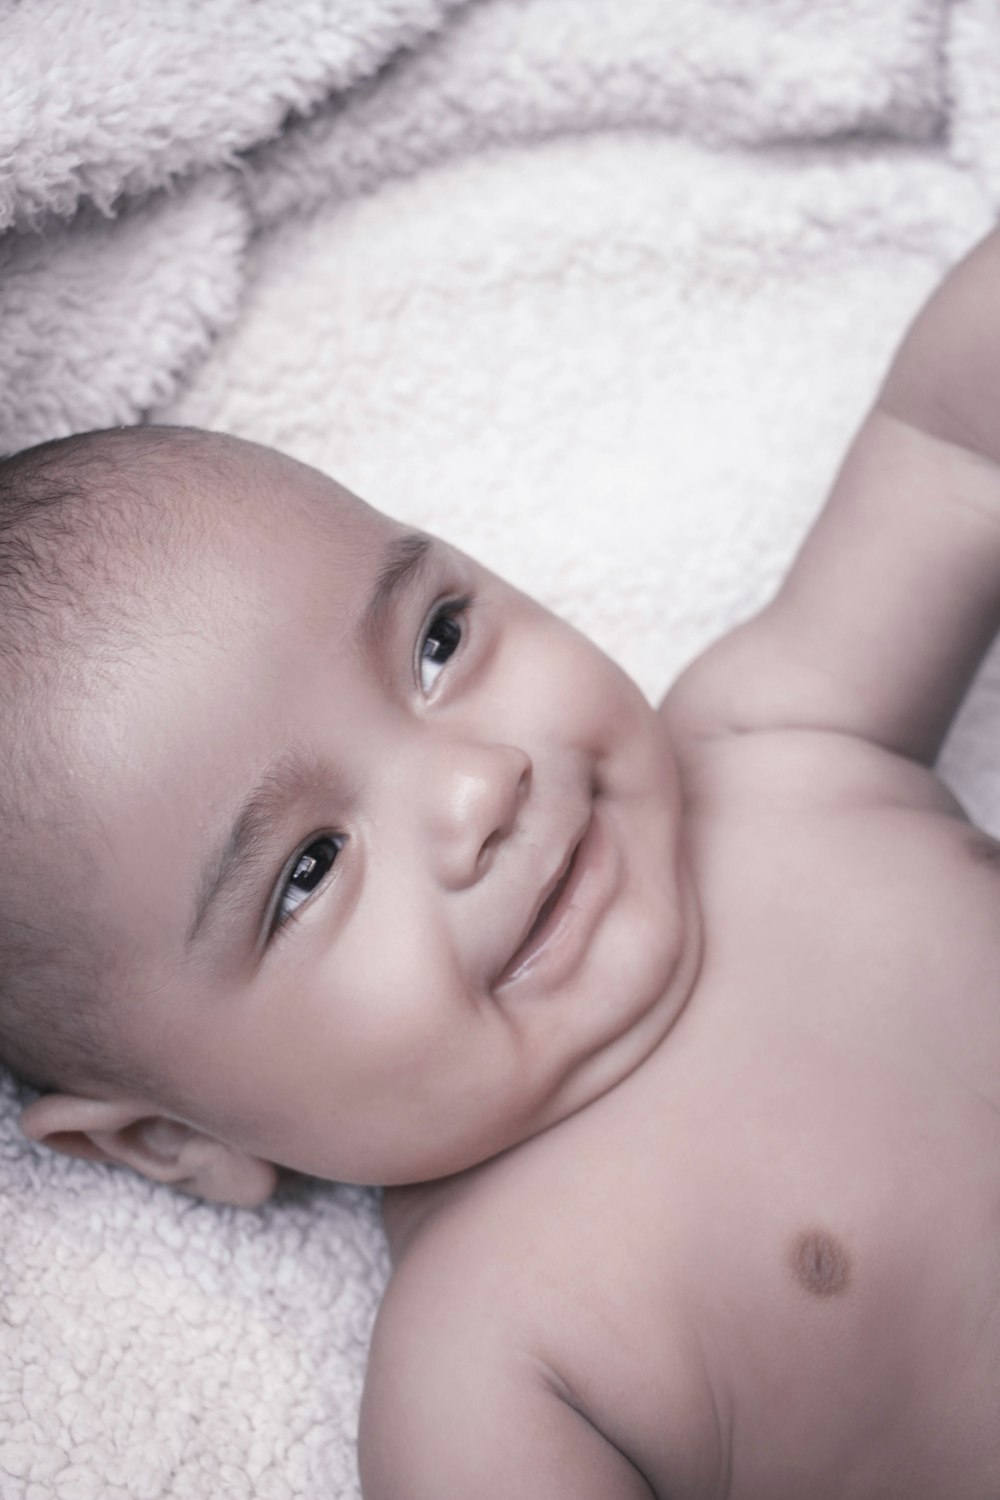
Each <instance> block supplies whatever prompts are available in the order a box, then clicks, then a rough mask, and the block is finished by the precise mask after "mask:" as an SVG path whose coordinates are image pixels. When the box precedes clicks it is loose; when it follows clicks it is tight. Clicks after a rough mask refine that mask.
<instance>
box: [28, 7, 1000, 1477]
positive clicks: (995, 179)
mask: <svg viewBox="0 0 1000 1500" xmlns="http://www.w3.org/2000/svg"><path fill="white" fill-rule="evenodd" d="M998 85H1000V13H998V11H997V8H996V6H995V4H994V0H950V3H949V0H880V3H879V4H878V5H873V4H871V3H870V0H669V3H665V0H290V3H288V4H286V5H281V6H266V5H246V4H244V3H242V0H167V3H162V0H158V3H155V4H154V3H146V0H139V3H136V0H20V3H19V4H16V5H9V4H8V5H6V6H2V7H0V98H2V107H0V230H2V231H3V232H2V234H0V449H3V450H5V451H10V450H13V449H16V448H18V447H21V446H24V445H26V444H28V443H31V442H35V441H39V440H41V439H44V438H47V437H52V436H56V435H59V434H63V433H69V432H72V431H79V430H84V429H87V428H93V427H99V426H107V425H112V424H116V423H133V422H142V421H147V420H154V421H168V422H188V423H197V424H200V425H204V426H211V427H219V428H224V429H227V430H230V431H232V432H235V433H239V434H242V435H245V436H249V437H252V438H255V439H257V440H260V441H263V442H269V443H273V444H275V445H278V446H280V447H283V448H285V449H287V450H289V451H290V452H292V453H294V454H295V455H297V456H298V457H300V458H303V459H305V460H307V461H309V462H312V463H315V464H317V465H319V466H321V467H324V468H326V469H328V470H329V471H330V472H332V473H334V474H336V475H337V476H338V477H339V478H340V479H342V480H343V481H344V482H346V483H347V484H348V485H350V486H351V487H352V488H354V489H356V490H357V491H359V492H360V493H362V494H364V495H366V496H367V497H368V498H370V499H371V500H373V501H374V502H375V503H377V504H380V505H381V506H383V507H384V508H385V509H387V510H389V511H391V512H394V513H396V514H397V515H399V516H401V517H405V518H407V519H410V520H412V521H414V522H416V523H417V524H420V525H423V526H426V527H430V528H432V529H436V530H439V531H441V532H443V533H444V534H446V535H447V536H449V537H450V538H452V539H453V540H455V541H457V542H458V543H459V544H461V545H463V546H465V547H466V548H468V549H469V550H470V551H473V552H475V553H477V554H479V555H480V556H482V557H483V558H484V559H485V560H487V561H489V562H490V563H491V564H492V565H493V566H494V567H496V568H497V569H498V570H499V571H501V572H505V573H506V574H507V575H508V576H510V577H511V578H512V579H513V580H514V581H516V582H517V583H518V584H520V585H521V586H523V587H525V588H527V589H528V590H530V591H532V592H534V593H536V594H538V595H539V596H541V597H542V598H543V599H544V600H545V601H546V602H547V603H549V604H551V605H552V606H554V607H555V608H557V609H559V610H561V611H563V612H564V613H565V614H567V615H568V616H569V617H570V618H572V619H573V620H574V621H575V622H576V623H578V624H580V625H581V626H583V627H584V628H585V629H587V630H589V631H590V632H591V633H592V634H593V635H594V636H595V637H596V638H597V639H598V640H599V641H600V642H601V643H602V644H603V645H604V646H606V647H607V648H608V649H609V650H610V651H611V652H612V653H613V654H615V655H616V656H617V657H618V658H619V659H620V660H621V661H623V662H624V663H625V665H626V666H627V667H628V668H629V669H630V670H631V671H632V672H633V673H634V674H635V676H636V677H637V678H638V680H639V681H640V682H641V684H642V685H643V687H644V688H645V689H646V691H647V692H649V693H650V694H651V695H656V694H658V693H660V692H662V690H663V688H664V687H665V686H666V684H667V683H668V682H669V680H670V679H671V677H672V676H673V675H674V674H675V673H676V671H677V670H678V669H679V668H680V667H681V666H683V664H684V663H685V662H686V661H687V660H688V659H689V658H690V657H691V656H692V655H693V654H694V653H695V652H696V651H697V650H698V649H700V647H702V646H703V645H704V644H705V643H706V642H707V641H708V640H709V639H711V638H712V637H713V636H714V635H716V634H718V633H719V632H720V631H721V630H723V629H725V628H726V627H727V626H728V625H730V624H731V623H733V622H734V621H735V620H737V619H739V618H740V617H742V616H744V615H745V614H747V613H748V612H750V611H751V610H752V609H754V608H755V607H756V606H757V605H758V604H760V603H761V602H762V601H763V600H764V598H765V597H766V596H767V594H768V592H769V591H770V590H771V589H772V588H773V586H774V583H775V581H776V579H777V578H778V577H779V575H780V574H781V571H782V570H783V568H784V567H785V566H786V564H787V562H788V560H789V558H790V556H791V554H792V553H793V551H794V549H795V547H796V545H797V543H798V541H799V539H800V538H801V536H802V534H803V531H804V529H805V527H806V526H807V525H808V523H809V520H810V518H811V517H812V516H813V515H814V514H815V511H816V509H817V507H818V506H819V504H820V503H821V500H822V498H823V495H824V493H825V491H826V489H827V487H828V485H829V483H830V479H831V476H832V473H833V471H834V469H835V467H836V464H837V461H838V458H839V456H840V454H841V453H842V451H843V449H844V446H845V444H846V442H847V440H848V438H849V435H850V433H851V430H852V429H853V427H854V426H855V424H856V423H857V422H858V420H859V419H860V417H861V415H862V413H863V411H864V409H865V406H866V405H867V403H868V402H869V401H870V399H871V397H872V395H873V394H874V390H875V387H876V384H877V381H878V379H879V376H880V373H881V371H882V369H883V367H884V365H885V362H886V360H887V358H888V357H889V354H890V352H891V349H892V347H893V345H894V343H895V341H896V339H897V338H898V336H899V334H900V332H901V330H902V328H903V326H904V325H905V323H906V321H907V320H908V318H909V316H910V315H911V314H912V312H913V311H914V310H915V308H916V306H917V305H918V303H919V302H920V301H921V300H922V298H923V297H924V295H925V294H926V293H927V291H928V290H929V289H930V287H931V286H932V285H933V284H934V283H935V282H936V281H937V279H938V278H939V277H940V275H941V274H942V272H943V271H944V270H945V268H946V267H947V266H948V265H949V264H951V263H952V262H953V261H954V260H955V259H956V258H957V257H958V256H959V255H960V254H961V253H962V252H963V251H964V250H965V249H966V248H967V247H968V246H969V245H970V244H971V243H972V242H973V241H974V240H975V239H976V238H977V237H978V236H979V235H980V234H981V233H982V232H983V231H984V230H985V229H986V228H987V227H988V226H989V225H990V223H991V222H992V221H993V220H994V218H995V217H996V213H997V208H998V205H1000V87H998ZM998 728H1000V665H998V662H997V659H996V657H994V658H993V659H992V660H991V661H990V662H988V663H987V665H986V668H985V669H984V671H983V673H982V674H981V678H980V681H979V683H978V684H977V686H976V688H975V689H974V691H973V693H972V695H971V696H970V699H969V701H968V704H967V706H966V708H965V710H964V711H963V714H962V717H961V720H960V722H959V724H958V726H957V727H956V729H955V731H954V733H953V735H952V737H951V739H950V741H949V744H948V746H947V749H946V753H945V756H944V760H943V770H944V773H945V775H946V776H947V778H948V779H949V781H950V782H951V783H952V785H953V786H954V787H955V789H956V790H957V791H958V793H959V795H960V796H962V797H963V798H964V800H965V802H966V804H967V806H968V807H969V809H970V811H971V812H972V813H973V814H974V815H976V816H977V817H978V818H979V819H980V820H981V821H983V822H984V823H985V824H986V825H987V826H988V827H990V828H991V829H992V830H993V831H994V832H1000V777H998V758H997V753H996V747H997V744H998V742H1000V741H998ZM19 1102H20V1100H19V1096H18V1092H17V1090H16V1089H15V1087H14V1086H13V1084H12V1083H10V1082H9V1081H7V1082H4V1083H3V1084H2V1085H0V1206H2V1219H0V1237H2V1240H0V1304H2V1305H0V1495H2V1497H3V1500H48V1497H58V1500H98V1497H100V1500H168V1497H169V1500H204V1497H206V1496H209V1495H211V1496H226V1497H231V1500H241V1497H247V1500H249V1497H254V1500H292V1497H310V1500H314V1497H316V1496H320V1495H322V1496H336V1497H343V1500H353V1497H356V1496H357V1494H358V1487H357V1480H356V1477H355V1457H354V1432H355V1422H356V1417H357V1406H358V1399H359V1394H360V1389H361V1382H362V1377H363V1369H364V1360H365V1351H366V1344H367V1340H368V1336H369V1333H370V1328H371V1323H372V1319H373V1316H374V1312H375V1309H376V1307H377V1303H378V1298H379V1294H380V1290H381V1288H382V1286H383V1284H384V1280H385V1277H386V1274H387V1261H386V1255H385V1250H384V1245H383V1242H382V1239H381V1236H380V1231H379V1225H378V1211H377V1200H376V1196H375V1194H374V1193H372V1192H371V1191H369V1190H366V1189H364V1188H355V1187H350V1188H347V1187H343V1186H338V1185H333V1184H326V1183H319V1182H313V1181H309V1180H305V1179H290V1180H288V1181H286V1182H284V1183H283V1185H282V1187H281V1190H280V1192H279V1194H278V1196H277V1197H276V1198H275V1199H274V1200H273V1202H271V1203H270V1204H268V1205H267V1206H266V1207H265V1208H263V1209H261V1210H260V1211H257V1212H252V1213H251V1212H237V1211H227V1210H223V1209H217V1208H212V1207H208V1206H204V1205H201V1204H197V1203H194V1202H192V1201H189V1200H184V1199H181V1198H178V1197H174V1196H172V1195H171V1194H170V1193H169V1192H167V1191H166V1190H161V1189H156V1188H153V1187H150V1186H148V1185H146V1184H144V1183H142V1182H139V1181H137V1180H133V1179H131V1178H130V1177H129V1176H128V1175H126V1174H125V1173H123V1172H119V1171H114V1170H111V1169H101V1168H97V1167H94V1166H91V1165H85V1164H81V1163H73V1162H69V1161H66V1160H61V1159H57V1158H55V1157H53V1156H49V1155H47V1154H45V1153H44V1152H42V1151H41V1150H38V1149H36V1148H34V1147H30V1146H28V1145H27V1144H26V1143H24V1142H23V1141H22V1140H21V1138H20V1136H19V1134H18V1130H17V1123H16V1120H17V1108H18V1105H19Z"/></svg>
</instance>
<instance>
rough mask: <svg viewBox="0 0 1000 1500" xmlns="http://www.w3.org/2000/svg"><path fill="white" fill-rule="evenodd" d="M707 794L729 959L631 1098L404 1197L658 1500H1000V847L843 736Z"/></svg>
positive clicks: (709, 864) (703, 822) (703, 774)
mask: <svg viewBox="0 0 1000 1500" xmlns="http://www.w3.org/2000/svg"><path fill="white" fill-rule="evenodd" d="M753 738H754V741H755V743H751V742H750V740H749V738H745V739H743V740H739V739H734V740H730V741H720V742H719V743H717V744H716V745H713V746H711V747H710V748H709V749H708V751H707V752H706V754H705V756H704V759H703V762H702V763H700V764H699V767H698V769H697V771H696V772H695V773H694V774H693V775H692V776H691V781H690V786H689V788H688V791H689V799H690V807H689V831H690V841H691V843H690V859H691V863H692V868H693V870H694V873H695V877H696V882H697V886H698V889H699V891H700V892H701V901H702V912H703V920H704V926H705V934H706V943H705V956H704V961H703V966H702V972H701V975H700V978H699V981H698V984H697V987H696V990H695V992H694V995H693V997H692V999H691V1001H690V1002H689V1004H688V1007H687V1009H686V1010H685V1012H684V1013H683V1014H682V1015H681V1017H680V1018H679V1019H678V1021H677V1022H676V1023H675V1025H674V1027H673V1030H672V1031H671V1032H670V1033H669V1035H668V1036H667V1038H666V1039H665V1041H664V1042H663V1043H662V1044H661V1045H660V1047H659V1048H658V1049H657V1051H656V1052H655V1053H654V1054H653V1055H652V1056H651V1057H649V1058H648V1059H647V1061H646V1062H645V1063H644V1064H643V1065H642V1066H641V1067H640V1068H639V1069H638V1070H637V1071H636V1072H635V1073H633V1074H632V1075H631V1076H630V1077H629V1078H628V1079H627V1080H626V1081H625V1083H623V1084H620V1085H619V1086H618V1087H617V1088H616V1089H614V1090H613V1091H612V1092H611V1093H609V1094H607V1095H606V1096H604V1097H603V1098H602V1099H600V1100H598V1101H597V1102H596V1103H594V1104H592V1105H590V1106H589V1107H588V1108H586V1109H584V1110H582V1111H580V1112H579V1113H578V1114H577V1115H575V1116H573V1117H572V1118H570V1119H569V1120H566V1121H564V1122H563V1123H562V1124H561V1125H559V1126H557V1127H556V1128H554V1129H553V1130H550V1131H548V1132H547V1133H545V1134H544V1135H542V1136H539V1137H536V1138H535V1139H533V1140H531V1141H529V1142H527V1143H526V1144H525V1145H523V1146H521V1147H519V1148H517V1149H516V1150H514V1151H511V1152H508V1153H506V1154H505V1155H504V1156H502V1157H500V1158H497V1159H495V1160H494V1161H492V1162H489V1163H486V1164H485V1165H484V1166H482V1167H479V1168H477V1169H475V1170H473V1171H471V1172H469V1173H465V1174H463V1175H462V1176H461V1177H457V1178H454V1179H451V1180H450V1181H447V1182H444V1183H439V1184H436V1185H432V1186H430V1187H427V1188H418V1189H407V1190H401V1191H400V1192H398V1193H394V1194H389V1195H387V1222H388V1224H389V1228H390V1232H391V1234H392V1237H393V1239H394V1241H395V1246H394V1248H395V1252H396V1255H397V1258H402V1257H405V1256H408V1255H410V1254H411V1253H412V1251H413V1250H414V1248H415V1247H416V1246H417V1245H419V1244H423V1245H424V1247H425V1248H427V1249H428V1253H429V1254H431V1255H437V1254H439V1253H440V1251H441V1250H442V1249H443V1248H444V1247H445V1246H447V1247H448V1251H449V1254H450V1255H451V1256H452V1258H453V1260H454V1259H455V1258H456V1257H457V1259H458V1261H459V1262H460V1263H461V1264H462V1265H463V1267H467V1269H468V1275H467V1277H466V1279H465V1287H466V1292H465V1295H468V1296H469V1297H470V1298H475V1297H476V1296H477V1295H479V1294H480V1293H479V1292H478V1291H477V1288H479V1289H481V1295H482V1296H483V1298H487V1297H488V1298H490V1299H491V1307H492V1309H493V1311H492V1313H491V1316H494V1317H495V1321H496V1326H497V1328H498V1330H500V1332H499V1334H498V1336H499V1337H502V1338H506V1339H509V1340H511V1341H513V1342H514V1343H516V1344H518V1345H519V1346H521V1347H524V1346H527V1347H530V1348H532V1349H533V1350H535V1351H536V1352H537V1355H538V1358H539V1360H540V1361H542V1362H544V1364H545V1366H546V1368H548V1369H550V1370H552V1371H554V1372H555V1373H556V1375H557V1377H558V1379H559V1380H560V1382H561V1383H562V1384H563V1385H564V1387H565V1389H566V1391H567V1393H568V1395H569V1397H570V1398H571V1399H572V1401H573V1403H574V1404H575V1405H577V1406H578V1408H579V1409H580V1410H581V1411H583V1412H584V1413H585V1415H586V1416H587V1417H588V1418H589V1420H590V1421H591V1422H592V1423H593V1424H594V1425H595V1426H596V1427H597V1428H598V1429H599V1430H600V1431H601V1432H603V1433H604V1434H605V1435H606V1437H607V1438H608V1439H609V1440H610V1441H611V1442H613V1443H614V1444H615V1445H616V1446H617V1447H618V1448H619V1449H621V1450H622V1451H623V1452H624V1453H626V1454H627V1455H628V1457H629V1458H630V1459H631V1460H632V1462H633V1463H634V1464H635V1466H636V1467H637V1468H638V1469H639V1470H640V1471H641V1473H642V1474H643V1475H644V1476H645V1477H646V1479H647V1481H648V1482H649V1485H650V1487H651V1489H652V1490H653V1491H654V1493H655V1494H656V1495H657V1496H659V1497H661V1500H667V1497H670V1500H675V1497H678V1496H685V1497H686V1496H689V1495H690V1496H701V1495H705V1496H709V1495H710V1496H713V1497H715V1496H727V1497H730V1500H765V1497H766V1500H806V1497H808V1500H822V1497H825V1496H829V1497H831V1500H833V1497H836V1500H893V1497H896V1496H899V1497H900V1500H902V1497H904V1496H905V1497H906V1500H921V1497H927V1500H930V1497H934V1500H939V1497H940V1496H942V1495H945V1494H947V1495H948V1496H949V1500H996V1496H997V1495H1000V1369H998V1363H1000V847H998V846H997V845H995V844H993V843H992V842H991V841H990V840H988V839H987V838H986V837H985V835H982V834H980V833H978V832H977V831H975V830H974V829H972V828H971V827H970V826H969V824H968V823H967V822H966V821H965V820H964V819H963V818H962V817H961V815H960V812H959V810H958V808H957V807H956V805H955V804H954V803H953V802H952V801H951V799H950V798H949V797H948V795H947V793H945V792H944V791H943V789H942V788H941V787H940V785H939V784H938V783H937V782H936V781H935V780H934V778H933V777H932V776H930V775H929V774H928V773H925V772H922V771H920V770H918V769H916V768H914V767H912V766H909V765H907V764H905V763H903V762H900V761H898V760H896V759H895V758H893V757H891V756H888V755H886V754H884V753H883V752H880V751H878V750H876V749H874V748H871V747H866V746H863V745H860V744H855V743H853V742H850V741H846V740H844V739H842V738H837V737H833V736H829V737H827V736H822V735H819V734H808V735H807V734H798V735H796V734H792V733H786V734H784V735H781V734H769V735H766V736H765V735H758V736H754V737H753Z"/></svg>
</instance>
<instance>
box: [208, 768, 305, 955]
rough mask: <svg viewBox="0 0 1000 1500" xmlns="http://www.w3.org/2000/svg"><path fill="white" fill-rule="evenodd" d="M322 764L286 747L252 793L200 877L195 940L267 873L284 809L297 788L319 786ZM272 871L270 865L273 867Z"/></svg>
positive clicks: (298, 789)
mask: <svg viewBox="0 0 1000 1500" xmlns="http://www.w3.org/2000/svg"><path fill="white" fill-rule="evenodd" d="M316 780H317V771H316V768H315V767H314V766H313V765H312V764H311V763H310V762H308V761H307V760H306V758H305V757H304V756H303V755H302V754H301V753H300V751H298V750H295V749H293V750H288V751H284V752H283V753H282V754H281V755H279V756H278V757H277V758H276V759H275V760H274V761H273V762H272V763H271V765H270V766H268V768H267V770H266V771H265V772H264V774H263V776H261V778H260V780H259V781H258V783H257V785H256V786H255V787H254V788H253V790H252V791H251V793H250V795H249V796H248V797H247V799H246V801H245V802H244V803H243V806H242V807H241V808H240V811H239V813H238V815H237V817H236V819H235V821H234V823H233V825H232V828H231V829H230V831H229V834H228V836H227V838H226V840H225V842H224V843H223V845H222V847H221V848H220V849H219V850H218V851H217V853H215V854H214V855H213V856H212V857H211V858H210V859H209V860H208V862H207V863H206V865H205V867H204V870H203V871H202V876H201V880H200V881H199V883H198V895H197V898H196V900H195V909H194V917H193V919H192V922H191V925H190V927H189V928H188V934H187V941H188V945H189V946H190V944H191V943H193V942H194V941H195V939H196V938H197V937H198V935H199V933H200V932H202V931H203V929H204V927H205V924H206V921H207V919H208V917H209V915H210V913H211V912H212V910H213V909H214V908H215V907H216V906H217V905H218V903H219V902H220V901H221V899H222V897H223V896H224V895H227V894H228V895H230V896H232V895H233V893H234V891H235V892H237V893H238V895H239V896H242V895H243V893H244V891H246V892H248V893H249V892H250V891H251V890H252V889H253V888H254V887H255V886H256V885H257V882H258V880H259V879H260V878H261V874H262V871H264V870H265V867H266V864H267V861H268V860H269V858H270V857H271V856H272V854H273V848H274V840H275V838H276V837H277V835H278V834H279V832H280V831H281V828H282V826H283V820H282V814H283V813H284V812H285V809H286V808H287V807H288V804H289V802H290V801H291V800H292V799H293V798H294V797H295V794H296V793H297V792H300V791H302V790H304V789H305V788H306V787H309V786H315V784H316ZM267 872H268V873H270V871H269V869H268V871H267Z"/></svg>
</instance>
